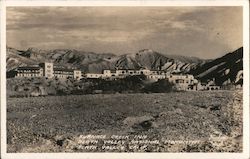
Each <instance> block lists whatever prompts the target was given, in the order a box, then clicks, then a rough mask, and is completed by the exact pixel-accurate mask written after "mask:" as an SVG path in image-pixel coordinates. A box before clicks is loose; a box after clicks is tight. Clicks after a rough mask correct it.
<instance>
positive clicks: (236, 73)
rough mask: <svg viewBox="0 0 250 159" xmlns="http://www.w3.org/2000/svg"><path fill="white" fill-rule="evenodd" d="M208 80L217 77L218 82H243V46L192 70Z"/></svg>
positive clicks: (198, 76)
mask: <svg viewBox="0 0 250 159" xmlns="http://www.w3.org/2000/svg"><path fill="white" fill-rule="evenodd" d="M190 73H191V74H193V75H194V76H195V77H196V78H198V79H200V80H201V81H204V82H206V81H207V80H212V79H215V82H216V84H218V85H226V84H231V83H237V84H242V83H243V47H241V48H239V49H237V50H235V51H233V52H230V53H228V54H226V55H224V56H222V57H220V58H217V59H215V60H212V61H210V62H207V63H205V64H204V65H202V66H198V67H197V68H196V69H193V70H191V71H190Z"/></svg>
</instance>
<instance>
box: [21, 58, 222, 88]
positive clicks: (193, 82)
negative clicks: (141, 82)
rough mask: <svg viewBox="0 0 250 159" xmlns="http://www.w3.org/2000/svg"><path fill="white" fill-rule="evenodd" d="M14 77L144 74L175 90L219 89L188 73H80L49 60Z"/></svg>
mask: <svg viewBox="0 0 250 159" xmlns="http://www.w3.org/2000/svg"><path fill="white" fill-rule="evenodd" d="M16 71H17V74H16V77H46V78H48V79H50V78H59V79H67V78H73V79H76V80H80V79H82V78H87V79H98V78H99V79H106V80H114V79H118V78H125V77H127V76H134V75H145V76H146V78H147V80H149V81H152V82H156V81H158V80H160V79H166V80H168V81H169V82H170V83H173V84H174V86H175V88H176V89H177V90H217V89H220V87H219V86H216V85H215V84H214V82H213V81H210V82H208V83H207V84H203V85H202V84H201V83H200V82H199V81H198V80H197V79H195V78H194V76H193V75H190V74H171V73H169V72H165V71H162V70H148V69H139V70H136V69H115V70H107V69H106V70H103V73H86V74H85V73H82V71H81V70H76V69H69V68H65V67H62V66H57V65H54V64H53V63H51V62H45V63H41V64H39V65H32V66H24V67H18V68H17V69H16Z"/></svg>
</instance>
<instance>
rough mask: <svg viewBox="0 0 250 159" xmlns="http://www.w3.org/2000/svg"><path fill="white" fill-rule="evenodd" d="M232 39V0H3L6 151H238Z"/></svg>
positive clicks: (237, 63)
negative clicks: (161, 0) (44, 2)
mask: <svg viewBox="0 0 250 159" xmlns="http://www.w3.org/2000/svg"><path fill="white" fill-rule="evenodd" d="M243 46H244V45H243V7H242V6H78V7H76V6H8V7H6V109H7V110H6V111H7V112H6V117H7V118H6V137H7V139H6V142H7V153H34V152H35V153H51V152H53V153H96V152H123V153H126V152H143V153H149V154H150V153H152V152H165V153H183V152H184V153H193V152H205V153H209V152H216V153H221V152H223V153H224V152H227V153H242V152H243V94H244V93H243V86H244V85H245V82H243V53H244V52H243ZM244 51H245V50H244ZM244 54H245V53H244ZM244 69H245V68H244Z"/></svg>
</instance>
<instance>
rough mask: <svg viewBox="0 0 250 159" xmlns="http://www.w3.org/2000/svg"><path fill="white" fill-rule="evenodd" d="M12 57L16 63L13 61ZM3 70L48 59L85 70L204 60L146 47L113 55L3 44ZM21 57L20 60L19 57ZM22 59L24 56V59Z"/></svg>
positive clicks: (185, 65) (181, 65) (175, 67)
mask: <svg viewBox="0 0 250 159" xmlns="http://www.w3.org/2000/svg"><path fill="white" fill-rule="evenodd" d="M13 54H14V55H15V56H16V60H17V61H18V63H17V62H16V63H13V59H15V57H13V56H14V55H13ZM7 56H10V57H13V58H11V59H7V70H12V69H14V68H15V64H16V67H18V66H20V65H26V64H30V63H32V61H33V63H37V62H44V61H52V62H54V63H55V64H60V65H63V66H69V67H70V66H71V67H72V66H73V67H75V68H79V69H81V70H83V71H85V72H93V73H101V72H102V70H103V69H115V68H122V69H139V68H148V69H159V67H161V69H162V70H167V71H176V72H180V71H183V72H188V71H189V70H190V69H193V68H195V67H196V66H197V65H201V64H203V63H204V62H206V60H202V59H199V58H195V57H185V56H174V55H165V54H161V53H158V52H156V51H153V50H150V49H144V50H140V51H138V52H137V53H132V54H123V55H114V54H111V53H93V52H85V51H78V50H70V49H56V50H41V49H36V48H29V49H27V50H26V51H20V50H16V49H14V48H10V47H7ZM21 58H22V59H21ZM25 59H27V60H26V61H25Z"/></svg>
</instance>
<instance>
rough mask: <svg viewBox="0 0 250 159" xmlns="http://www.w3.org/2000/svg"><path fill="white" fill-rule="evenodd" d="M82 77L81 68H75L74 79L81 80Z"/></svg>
mask: <svg viewBox="0 0 250 159" xmlns="http://www.w3.org/2000/svg"><path fill="white" fill-rule="evenodd" d="M81 78H82V72H81V70H74V79H76V80H80V79H81Z"/></svg>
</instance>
